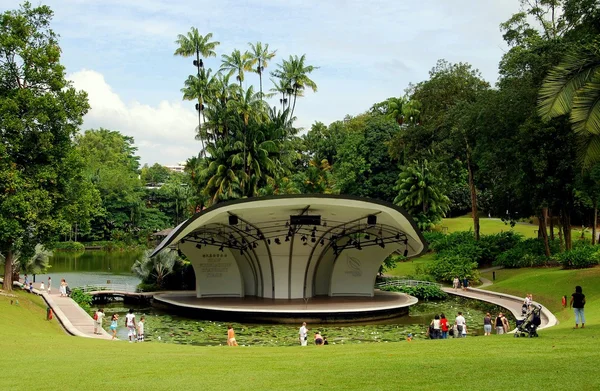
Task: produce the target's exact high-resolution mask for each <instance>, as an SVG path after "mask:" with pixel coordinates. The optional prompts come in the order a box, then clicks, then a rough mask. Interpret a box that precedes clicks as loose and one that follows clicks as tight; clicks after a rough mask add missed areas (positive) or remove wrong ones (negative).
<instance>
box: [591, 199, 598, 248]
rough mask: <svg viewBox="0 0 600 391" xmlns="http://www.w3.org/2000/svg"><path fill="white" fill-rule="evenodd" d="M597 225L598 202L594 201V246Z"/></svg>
mask: <svg viewBox="0 0 600 391" xmlns="http://www.w3.org/2000/svg"><path fill="white" fill-rule="evenodd" d="M596 224H598V202H597V201H594V221H592V245H594V244H596Z"/></svg>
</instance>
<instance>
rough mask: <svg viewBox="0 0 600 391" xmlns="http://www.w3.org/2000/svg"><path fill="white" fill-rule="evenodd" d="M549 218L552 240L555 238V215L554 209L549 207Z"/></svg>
mask: <svg viewBox="0 0 600 391" xmlns="http://www.w3.org/2000/svg"><path fill="white" fill-rule="evenodd" d="M548 218H549V220H550V240H554V217H553V216H552V209H548Z"/></svg>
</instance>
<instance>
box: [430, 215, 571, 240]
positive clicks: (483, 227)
mask: <svg viewBox="0 0 600 391" xmlns="http://www.w3.org/2000/svg"><path fill="white" fill-rule="evenodd" d="M479 227H480V232H481V234H482V235H488V234H497V233H499V232H504V231H511V230H512V231H515V232H517V233H520V234H521V235H523V236H525V237H526V238H537V230H538V226H537V225H534V224H527V223H518V224H516V225H515V226H514V227H511V226H510V224H505V223H504V222H503V221H502V220H500V219H495V218H491V219H489V218H487V217H482V218H480V219H479ZM437 229H439V230H445V229H447V231H448V233H450V232H456V231H468V230H473V219H472V218H471V217H470V216H462V217H454V218H451V219H443V220H442V223H441V224H440V225H438V226H437ZM575 236H576V232H575V231H574V232H573V237H574V238H575Z"/></svg>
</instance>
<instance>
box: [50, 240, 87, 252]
mask: <svg viewBox="0 0 600 391" xmlns="http://www.w3.org/2000/svg"><path fill="white" fill-rule="evenodd" d="M52 249H53V250H54V251H72V252H79V251H84V250H85V245H84V244H83V243H80V242H59V243H55V244H54V246H53V247H52Z"/></svg>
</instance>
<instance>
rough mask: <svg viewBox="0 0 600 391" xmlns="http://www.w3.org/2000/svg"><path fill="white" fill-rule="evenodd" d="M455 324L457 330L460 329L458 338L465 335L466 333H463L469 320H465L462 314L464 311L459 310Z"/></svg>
mask: <svg viewBox="0 0 600 391" xmlns="http://www.w3.org/2000/svg"><path fill="white" fill-rule="evenodd" d="M454 324H456V329H457V330H456V331H458V333H457V334H458V335H457V337H458V338H462V337H464V336H465V335H466V334H463V330H466V327H467V322H466V321H465V317H464V316H463V315H462V312H459V313H458V315H457V316H456V319H455V320H454Z"/></svg>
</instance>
